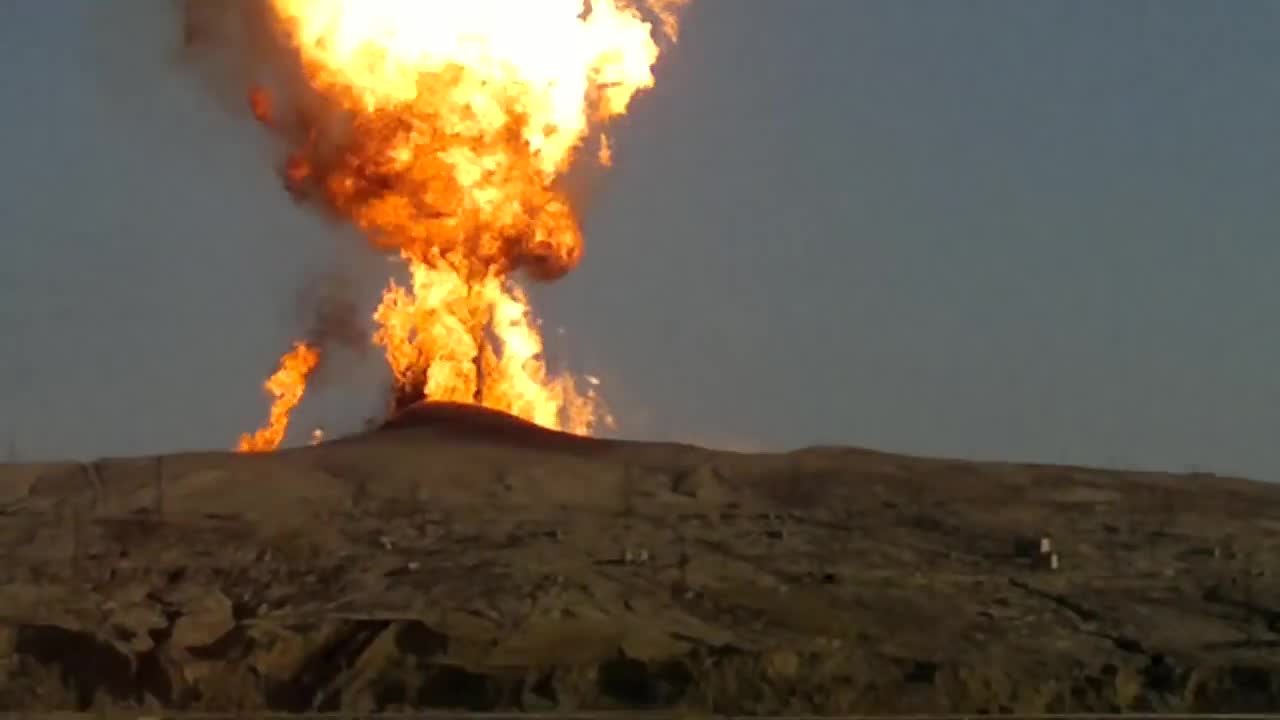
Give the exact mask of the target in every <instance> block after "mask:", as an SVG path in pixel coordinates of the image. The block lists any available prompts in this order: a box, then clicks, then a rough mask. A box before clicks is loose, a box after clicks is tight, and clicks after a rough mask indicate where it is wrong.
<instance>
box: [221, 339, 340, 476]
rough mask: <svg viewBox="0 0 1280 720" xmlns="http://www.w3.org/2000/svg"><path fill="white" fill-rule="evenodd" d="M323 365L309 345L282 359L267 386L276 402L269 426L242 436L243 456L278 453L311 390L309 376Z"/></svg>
mask: <svg viewBox="0 0 1280 720" xmlns="http://www.w3.org/2000/svg"><path fill="white" fill-rule="evenodd" d="M319 363H320V353H319V352H317V351H316V350H314V349H313V348H311V347H310V346H309V345H307V344H306V343H301V342H300V343H295V344H294V346H293V349H292V350H290V351H289V352H288V353H286V354H285V355H284V357H282V358H280V369H279V370H276V372H275V373H274V374H273V375H272V376H271V377H269V378H267V382H266V383H264V384H263V387H264V388H265V389H266V391H267V392H268V393H270V394H271V396H272V397H273V398H275V400H274V401H273V402H272V403H271V412H270V415H269V417H268V419H267V424H266V425H264V426H263V427H262V428H261V429H260V430H258V431H257V432H255V433H253V434H252V435H250V434H244V435H241V436H240V443H239V445H238V446H237V447H236V449H237V450H239V451H240V452H266V451H269V450H275V449H276V448H277V447H279V446H280V443H281V441H283V440H284V434H285V431H286V430H288V428H289V415H290V413H292V412H293V409H294V408H295V407H297V405H298V403H299V402H301V401H302V394H303V392H304V391H305V390H306V388H307V376H309V375H310V374H311V371H313V370H315V369H316V365H318V364H319Z"/></svg>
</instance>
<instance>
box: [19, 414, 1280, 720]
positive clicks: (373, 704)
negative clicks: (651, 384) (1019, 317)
mask: <svg viewBox="0 0 1280 720" xmlns="http://www.w3.org/2000/svg"><path fill="white" fill-rule="evenodd" d="M1042 536H1047V537H1048V538H1049V542H1050V544H1051V546H1052V549H1053V551H1054V552H1056V553H1057V554H1058V555H1057V558H1058V563H1059V566H1058V568H1057V569H1056V570H1053V569H1050V568H1048V567H1047V566H1046V564H1044V563H1037V562H1036V561H1035V560H1033V559H1030V557H1029V556H1028V555H1027V554H1026V553H1025V552H1024V550H1030V551H1031V554H1032V555H1034V553H1035V551H1036V549H1037V546H1038V542H1039V540H1040V538H1041V537H1042ZM0 538H2V540H3V544H2V545H0V547H2V548H3V551H4V552H5V554H6V556H5V558H4V561H3V562H2V563H0V574H2V575H3V577H0V617H2V618H3V624H2V625H0V658H4V659H3V660H0V710H17V709H23V710H35V709H75V708H82V709H84V708H90V707H95V708H102V707H109V706H114V707H120V706H132V705H150V706H157V705H163V706H166V707H174V708H191V709H208V710H224V709H255V708H272V709H279V710H306V709H310V708H318V709H336V708H340V707H341V708H352V709H361V710H369V709H384V710H386V709H391V710H394V709H405V708H428V707H431V708H445V707H447V708H469V709H477V710H487V709H505V708H514V709H524V710H552V709H560V710H570V709H576V710H587V709H618V708H656V707H668V706H680V707H684V708H689V709H692V710H714V711H719V712H733V713H768V712H784V711H785V712H814V713H836V712H859V711H866V712H902V711H929V710H933V711H949V712H977V711H983V710H986V711H991V712H998V711H1012V710H1017V711H1057V712H1064V711H1076V712H1078V711H1085V710H1119V709H1154V710H1183V711H1246V710H1274V709H1276V708H1278V707H1280V582H1277V579H1276V572H1277V571H1278V570H1280V567H1277V557H1278V556H1280V555H1278V552H1280V487H1274V486H1268V485H1263V484H1256V483H1250V482H1245V481H1239V480H1229V479H1223V478H1217V477H1212V476H1192V477H1175V476H1167V475H1151V474H1133V473H1119V472H1105V471H1097V470H1086V469H1080V468H1066V467H1048V466H1027V465H1009V464H975V463H967V462H951V461H943V460H931V459H921V458H911V457H901V456H895V455H888V454H882V453H876V452H870V451H864V450H854V449H839V448H830V449H825V448H824V449H809V450H803V451H799V452H794V453H789V454H779V455H740V454H731V453H720V452H714V451H709V450H703V449H700V448H693V447H685V446H675V445H650V444H639V443H622V442H604V441H591V440H585V439H582V438H575V437H571V436H563V435H558V434H553V433H549V432H547V431H543V430H540V429H538V428H534V427H531V426H527V425H524V424H522V423H520V422H519V421H516V420H513V419H510V418H506V417H502V416H494V415H492V414H490V413H486V412H485V411H474V410H470V409H466V408H459V407H439V406H433V407H428V408H422V409H420V410H419V411H417V414H416V415H413V414H411V415H405V416H402V417H401V418H399V419H398V420H397V421H395V422H393V423H390V424H389V426H388V427H386V428H384V429H382V430H379V431H377V432H374V433H370V434H367V435H363V436H360V437H356V438H348V439H344V440H341V441H336V442H332V443H328V444H325V445H321V446H318V447H313V448H305V449H299V450H292V451H287V452H282V453H278V454H274V455H260V456H237V455H232V454H221V453H209V454H186V455H171V456H164V457H154V458H135V459H120V460H109V461H102V462H99V463H96V464H93V465H79V464H68V465H41V466H8V467H3V468H0ZM1028 543H1029V545H1028V547H1027V548H1024V547H1022V545H1024V544H1028Z"/></svg>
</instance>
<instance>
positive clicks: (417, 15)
mask: <svg viewBox="0 0 1280 720" xmlns="http://www.w3.org/2000/svg"><path fill="white" fill-rule="evenodd" d="M638 1H639V0H591V1H590V2H586V0H466V1H465V2H457V1H456V0H266V2H267V4H268V6H269V10H270V13H269V16H270V17H271V18H272V21H273V23H274V24H275V26H276V27H275V30H276V32H277V36H278V38H279V39H280V41H281V43H282V44H283V45H284V47H286V48H287V49H288V50H289V51H291V52H292V54H293V55H294V57H296V58H297V60H298V61H299V63H300V64H301V67H302V69H303V73H304V75H305V78H306V83H307V85H308V86H309V88H310V90H311V91H312V92H313V93H315V95H317V96H318V97H319V98H320V100H321V101H322V102H323V103H324V104H325V105H326V106H328V107H331V108H332V109H334V110H336V111H338V114H340V116H341V117H342V122H337V123H335V122H329V121H328V120H324V121H321V120H319V119H317V118H315V117H310V118H309V119H303V120H300V121H299V122H301V123H302V125H303V127H301V128H295V132H294V133H292V139H293V141H294V145H293V149H292V153H291V155H290V158H289V160H288V162H287V164H286V167H285V169H284V181H285V184H286V186H287V187H288V188H289V190H290V191H291V192H292V193H293V194H294V195H295V196H296V197H299V198H301V199H305V200H310V201H314V202H319V203H320V204H322V205H323V206H325V207H326V208H327V209H328V210H330V211H332V212H334V213H335V214H336V215H337V216H338V217H340V218H343V219H345V220H347V221H350V222H351V223H353V224H354V225H356V226H357V227H358V228H360V229H361V230H362V231H363V232H364V233H365V234H366V235H367V236H368V237H369V238H370V240H371V241H372V242H373V243H374V244H375V245H376V246H377V247H379V248H381V249H384V250H387V251H391V252H394V253H396V254H398V255H399V257H400V258H402V259H403V261H404V263H405V264H406V266H407V269H408V276H409V278H410V280H409V283H408V284H407V285H400V284H398V283H396V282H394V281H392V282H391V283H390V284H389V285H388V286H387V288H386V290H385V292H384V294H383V297H382V301H381V304H380V305H379V306H378V308H377V310H376V312H375V313H374V316H373V319H374V321H375V324H376V331H375V333H374V338H373V340H374V342H375V343H376V344H377V345H378V346H380V347H381V348H382V350H383V351H384V353H385V355H386V359H387V362H388V363H389V365H390V367H391V371H392V376H393V378H394V380H395V382H396V385H397V396H398V397H399V398H401V399H402V400H403V401H404V402H408V401H409V400H412V399H422V398H430V399H434V400H449V401H460V402H475V403H481V404H484V405H486V406H489V407H493V408H496V409H499V410H503V411H506V412H508V413H511V414H514V415H517V416H519V417H521V418H524V419H526V420H531V421H533V422H536V423H539V424H541V425H544V426H546V427H550V428H555V429H563V430H568V431H571V432H576V433H581V434H588V433H590V432H592V431H593V430H595V429H597V428H598V427H600V426H601V425H602V424H607V423H609V422H610V420H609V417H608V415H607V413H605V412H604V410H603V408H602V406H601V404H600V401H599V398H598V397H597V396H596V394H595V390H594V388H593V387H591V386H592V385H594V383H591V382H589V383H588V384H587V386H586V387H580V386H579V385H578V383H576V382H575V380H574V378H573V377H571V376H569V375H554V374H552V373H551V372H549V371H548V369H547V366H546V363H545V361H544V358H543V344H542V338H541V334H540V331H539V328H538V323H537V321H536V319H535V317H534V315H533V313H532V311H531V308H530V306H529V303H528V300H527V298H526V296H525V293H524V291H523V290H522V289H521V287H520V286H519V285H518V284H517V283H516V281H515V275H516V273H518V272H519V271H524V272H525V273H527V274H529V275H531V276H532V277H534V278H536V279H543V280H548V279H554V278H556V277H559V276H561V275H563V274H564V273H566V272H568V271H569V270H571V269H572V268H573V267H574V266H575V265H576V264H577V263H578V261H579V259H580V258H581V256H582V249H583V240H582V233H581V230H580V228H579V225H578V221H577V218H576V217H575V215H574V213H573V210H572V205H571V202H570V199H569V197H568V196H567V195H566V194H565V192H564V191H563V190H562V189H561V188H560V187H559V186H558V183H557V181H558V179H559V178H561V176H562V175H563V174H564V173H565V172H566V171H567V170H568V169H569V168H570V167H571V165H572V164H573V162H574V160H575V157H576V155H577V152H578V151H579V150H580V149H581V148H582V146H583V145H584V140H585V139H586V138H588V137H591V136H592V135H593V134H595V133H597V132H598V133H599V138H600V145H599V152H598V153H597V155H596V159H597V160H598V161H599V162H600V163H601V164H602V165H605V166H607V165H610V164H611V163H612V162H613V160H614V149H613V148H612V146H611V144H610V143H609V140H608V138H607V137H606V136H605V134H604V132H603V130H602V126H603V124H604V123H606V122H607V121H608V120H609V119H611V118H614V117H616V116H618V115H621V114H623V113H625V112H626V110H627V108H628V106H629V104H630V102H631V100H632V98H633V97H634V96H635V95H636V94H637V93H638V92H640V91H641V90H643V89H645V88H648V87H651V86H652V85H653V83H654V76H653V73H652V68H653V66H654V64H655V63H656V61H657V59H658V54H659V46H658V42H657V39H658V38H656V37H655V35H658V36H659V37H661V36H665V37H667V38H668V39H671V40H674V37H675V34H676V30H677V26H676V15H675V11H676V10H677V9H678V8H679V6H680V5H682V4H684V0H644V7H645V9H647V10H648V11H649V13H650V14H651V16H652V17H653V18H655V20H656V21H657V25H658V26H659V27H658V28H655V27H654V24H653V23H650V22H649V21H648V20H646V19H645V15H644V14H643V13H642V12H641V9H639V8H638V7H637V5H636V2H638ZM250 107H251V109H252V111H253V113H254V114H255V115H256V116H257V117H258V118H259V120H261V121H263V122H264V123H270V124H272V125H275V124H277V122H278V121H279V120H280V118H277V117H275V116H276V114H278V113H279V112H280V109H279V108H278V107H275V104H274V103H272V102H271V99H270V98H269V97H267V95H266V93H265V91H263V90H261V89H255V90H254V91H253V92H252V93H251V95H250ZM300 347H301V346H300ZM294 352H295V353H296V352H297V350H296V349H295V351H294ZM302 377H303V378H305V373H304V374H303V376H302ZM298 388H299V389H298V394H299V397H300V395H301V384H299V385H298ZM273 392H274V390H273ZM291 397H292V396H291ZM294 403H295V404H296V400H294ZM276 405H281V402H280V401H279V400H277V403H276ZM288 407H289V408H291V407H292V405H289V406H288ZM275 417H276V416H275V410H274V407H273V415H272V418H273V423H272V427H274V422H275ZM286 420H287V410H286ZM272 437H275V436H272ZM275 442H276V443H278V442H279V438H278V437H275Z"/></svg>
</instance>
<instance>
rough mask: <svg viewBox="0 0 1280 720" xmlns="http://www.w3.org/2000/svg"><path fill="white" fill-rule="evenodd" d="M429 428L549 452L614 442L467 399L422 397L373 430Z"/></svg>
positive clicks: (593, 448) (462, 437) (595, 448)
mask: <svg viewBox="0 0 1280 720" xmlns="http://www.w3.org/2000/svg"><path fill="white" fill-rule="evenodd" d="M410 429H418V430H430V431H431V432H432V434H433V435H438V436H443V437H447V438H450V439H453V440H459V441H472V442H484V443H492V444H495V445H503V446H507V447H520V448H525V449H530V450H543V451H552V452H570V453H590V452H593V451H603V450H608V449H611V448H613V447H614V446H615V443H614V442H612V441H609V440H602V439H600V438H592V437H585V436H582V435H574V434H573V433H567V432H563V431H560V430H552V429H549V428H545V427H543V426H541V425H538V424H537V423H533V422H530V421H528V420H525V419H523V418H519V417H516V416H515V415H511V414H509V413H505V412H502V411H501V410H495V409H493V408H488V407H484V406H483V405H474V404H468V403H456V402H438V401H428V400H424V401H421V402H418V403H415V404H413V405H410V406H408V407H406V408H404V409H401V410H399V411H397V412H395V413H393V414H392V415H391V417H390V418H388V419H387V420H386V421H384V422H383V423H382V424H381V425H380V426H378V428H377V430H375V432H389V431H400V430H410Z"/></svg>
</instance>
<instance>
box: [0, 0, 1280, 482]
mask: <svg viewBox="0 0 1280 720" xmlns="http://www.w3.org/2000/svg"><path fill="white" fill-rule="evenodd" d="M106 5H107V3H101V0H48V1H47V2H34V1H29V0H8V1H7V2H0V87H2V88H3V93H2V94H0V98H3V102H4V103H5V107H4V118H5V121H6V129H5V132H4V133H3V134H0V157H3V163H0V438H7V437H13V438H14V442H15V444H16V445H17V446H18V449H19V451H20V452H21V454H22V455H23V456H24V457H26V458H50V457H67V456H71V457H93V456H99V455H116V454H132V453H142V452H160V451H167V450H177V449H187V448H218V447H226V446H228V445H229V444H231V443H232V442H234V439H235V437H236V436H237V434H238V433H240V432H242V431H245V430H251V429H253V428H254V427H256V426H257V425H258V424H259V423H260V422H261V421H262V419H263V418H264V416H265V412H266V406H267V401H266V399H265V398H264V397H263V395H262V394H261V391H260V384H261V382H262V380H263V378H264V376H265V375H266V374H267V373H268V372H270V371H271V370H272V369H273V367H274V364H275V361H276V358H277V357H278V356H279V354H280V353H281V352H282V351H283V350H284V349H285V348H286V347H287V345H288V342H289V341H290V339H291V338H292V337H294V336H295V335H297V334H298V333H299V331H300V329H301V325H300V323H299V319H298V316H297V315H296V313H295V309H296V297H297V295H298V293H299V290H300V289H301V288H303V287H305V286H307V285H308V284H309V283H310V284H314V283H315V282H316V279H315V278H316V277H317V273H323V272H326V271H329V270H332V269H334V268H337V269H340V270H341V271H342V273H343V275H344V276H345V277H346V278H347V281H348V282H350V283H351V285H352V286H353V287H354V288H356V289H357V292H358V293H359V297H360V298H361V301H362V302H363V303H365V305H367V307H368V308H370V309H371V308H372V307H373V305H374V303H375V302H376V296H377V292H378V289H379V288H380V287H381V286H382V285H383V284H384V283H385V281H386V274H387V269H388V268H389V267H390V266H389V265H388V264H387V263H386V262H385V261H384V260H382V259H380V258H378V257H376V256H374V255H373V254H372V253H371V252H369V251H367V250H366V249H365V248H364V246H363V245H362V244H361V242H360V241H359V240H358V238H356V237H355V236H354V235H353V234H352V233H351V232H350V231H344V230H340V229H335V228H334V227H333V226H331V225H328V224H326V223H324V222H322V221H320V220H319V219H317V218H316V217H314V216H313V215H310V214H308V213H307V212H305V211H303V210H301V209H300V208H298V207H297V206H296V205H294V204H293V203H292V202H291V201H290V200H289V198H288V197H287V195H286V194H285V193H284V192H283V191H282V190H281V189H280V188H279V185H278V182H277V179H276V176H275V174H274V171H273V162H274V158H275V157H276V156H277V154H276V149H275V148H274V147H273V145H272V141H271V140H270V138H268V137H267V136H266V135H265V133H263V132H262V131H261V130H260V129H259V128H257V127H256V126H254V124H253V123H252V122H251V121H250V120H249V119H247V118H246V117H245V116H244V115H243V114H242V113H241V112H239V110H240V109H239V108H235V109H233V110H227V109H225V108H224V107H222V106H219V105H218V103H217V101H216V100H215V99H213V98H212V97H211V96H210V95H209V94H208V93H207V92H206V91H205V89H204V87H203V86H201V85H200V83H199V82H198V81H197V80H196V78H195V77H194V75H193V74H192V72H191V71H190V69H189V68H184V67H182V66H181V65H179V64H177V63H176V62H175V61H174V47H175V43H176V40H177V36H178V24H177V19H176V17H175V15H174V13H173V10H172V4H171V3H168V2H165V1H164V0H147V2H130V3H119V4H112V5H113V7H114V8H116V11H115V12H114V13H105V12H103V11H102V8H103V7H104V6H106ZM1278 39H1280V4H1278V3H1274V2H1265V1H1261V0H1259V1H1251V0H1236V1H1235V2H1230V3H1206V2H1200V1H1198V0H1166V1H1160V2H1138V1H1135V2H1129V3H1101V2H1095V3H1085V2H1068V1H1061V2H1048V1H1046V0H1037V1H1036V2H1025V1H1024V0H1006V1H1002V2H966V1H962V0H948V1H946V2H943V1H940V0H933V1H930V2H924V1H918V0H874V1H871V0H785V1H784V0H695V3H694V6H693V7H692V8H691V10H690V11H689V12H688V14H687V17H686V22H685V26H684V32H683V35H682V37H681V42H680V44H679V46H677V47H676V48H674V49H671V50H670V51H668V52H667V54H666V55H665V56H664V57H663V59H662V61H661V62H660V65H659V67H658V69H657V74H658V86H657V87H656V88H655V89H654V90H653V91H651V92H648V93H647V94H645V95H644V96H642V97H640V98H639V99H638V100H637V101H636V103H635V105H634V109H633V111H632V113H631V114H630V115H629V116H628V117H627V118H626V119H625V120H624V121H622V122H620V123H619V124H618V125H617V126H616V128H615V131H614V133H613V134H614V141H615V143H614V144H615V159H616V166H615V167H614V168H613V170H612V171H610V172H609V173H608V174H607V175H605V176H604V177H603V178H602V181H601V183H600V184H599V186H598V187H596V188H594V191H593V196H592V198H591V201H590V203H589V204H588V205H587V206H586V207H585V208H584V229H585V233H586V240H587V252H586V256H585V258H584V260H583V262H582V264H581V265H580V266H579V267H578V268H577V270H576V271H575V272H574V273H573V274H571V275H570V276H569V277H567V278H565V279H564V280H562V281H560V282H558V283H555V284H552V285H547V286H544V287H537V288H534V290H533V293H534V298H535V302H536V307H537V309H538V312H539V314H540V315H541V317H542V318H543V321H544V324H545V327H546V329H547V330H548V334H549V336H550V337H549V345H550V354H551V357H552V360H553V361H554V362H555V363H557V364H558V365H559V366H561V367H564V366H566V365H567V366H569V367H571V368H572V369H575V370H577V371H581V372H588V373H592V374H595V375H598V376H599V377H600V378H601V380H602V381H603V387H604V389H605V392H606V395H607V397H608V399H609V400H610V404H611V406H612V409H613V411H614V414H615V415H616V416H617V418H618V420H619V424H620V428H619V434H622V435H626V436H630V437H637V438H674V439H682V440H689V441H694V442H701V443H707V444H713V445H721V446H729V447H736V448H744V449H755V448H785V447H795V446H801V445H809V444H817V443H839V444H851V445H862V446H870V447H876V448H881V449H887V450H898V451H908V452H915V453H925V454H944V455H950V456H959V457H977V458H1008V459H1026V460H1041V461H1048V462H1078V463H1088V464H1113V465H1120V466H1126V467H1150V468H1171V469H1185V468H1188V467H1191V466H1197V467H1200V468H1204V469H1210V470H1217V471H1221V472H1231V473H1243V474H1248V475H1251V476H1255V477H1262V478H1271V479H1280V442H1278V441H1276V440H1275V438H1276V437H1277V433H1278V432H1280V430H1278V429H1280V324H1278V323H1277V320H1276V318H1277V309H1280V282H1277V277H1278V275H1277V271H1278V270H1280V243H1277V239H1278V237H1280V203H1278V202H1277V194H1278V191H1280V143H1277V140H1276V137H1277V130H1280V42H1277V40H1278ZM558 329H563V333H560V332H558V331H557V330H558ZM383 372H385V371H384V370H383V369H382V367H381V363H380V361H379V360H378V358H377V356H376V354H374V355H371V356H370V357H369V358H366V359H364V360H360V359H358V358H357V359H351V360H350V361H349V362H347V363H346V364H345V365H344V366H342V367H340V368H335V369H333V370H332V372H331V373H330V377H328V378H327V382H325V383H324V385H323V386H322V387H319V388H317V389H316V391H315V392H314V395H313V396H311V397H309V398H308V399H307V400H306V402H305V403H304V405H303V406H302V408H300V410H299V412H298V415H297V416H296V417H297V423H296V424H295V431H296V432H295V442H296V441H297V440H298V439H300V438H302V437H305V435H306V432H307V430H308V429H309V428H310V427H313V426H316V425H323V426H325V427H326V428H329V429H330V430H331V431H338V432H340V431H342V430H349V429H352V428H354V427H356V426H358V425H359V423H360V422H361V421H362V420H363V418H364V416H365V415H367V414H368V413H369V412H370V410H371V408H373V407H375V406H376V405H377V403H378V402H379V390H380V384H379V383H380V382H381V378H382V375H381V373H383Z"/></svg>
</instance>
